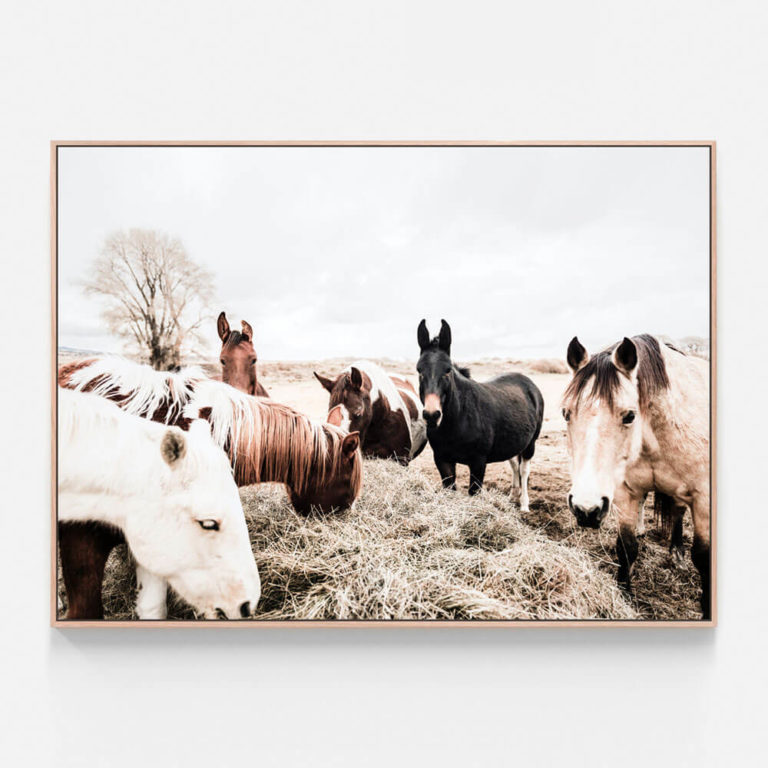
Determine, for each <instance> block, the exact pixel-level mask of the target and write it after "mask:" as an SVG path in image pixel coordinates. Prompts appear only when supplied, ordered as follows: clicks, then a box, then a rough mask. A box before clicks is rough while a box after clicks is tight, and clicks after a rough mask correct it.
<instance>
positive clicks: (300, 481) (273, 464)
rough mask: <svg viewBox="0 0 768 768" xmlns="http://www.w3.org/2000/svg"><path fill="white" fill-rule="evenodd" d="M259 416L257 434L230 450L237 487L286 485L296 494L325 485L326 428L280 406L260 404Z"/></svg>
mask: <svg viewBox="0 0 768 768" xmlns="http://www.w3.org/2000/svg"><path fill="white" fill-rule="evenodd" d="M259 413H260V416H261V418H260V419H259V422H258V423H257V424H256V425H255V427H254V428H255V431H256V433H255V434H253V435H251V436H250V439H246V440H245V441H243V439H242V438H240V439H239V440H238V441H237V442H238V444H242V443H243V442H245V445H240V446H239V450H237V451H235V452H234V453H233V452H232V451H231V449H230V455H231V457H232V461H233V466H234V470H235V480H236V482H237V484H238V485H240V486H243V485H251V484H253V483H284V484H285V485H287V486H289V487H290V488H292V489H293V490H294V491H296V492H297V493H302V492H304V491H306V490H307V489H308V488H312V487H315V486H318V485H322V484H323V482H324V480H325V478H326V476H327V470H328V463H329V462H328V457H329V450H328V445H327V436H326V433H325V429H324V427H321V426H314V425H313V424H312V423H311V422H310V420H309V419H308V418H307V417H306V416H304V415H303V414H300V413H298V412H296V411H292V410H291V409H288V408H287V407H286V406H281V405H279V404H268V405H265V404H261V405H260V406H259Z"/></svg>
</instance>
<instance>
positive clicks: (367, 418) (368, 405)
mask: <svg viewBox="0 0 768 768" xmlns="http://www.w3.org/2000/svg"><path fill="white" fill-rule="evenodd" d="M315 378H316V379H317V380H318V381H319V382H320V384H322V386H323V387H324V388H325V389H326V390H328V392H329V393H330V399H329V402H328V419H327V420H328V423H329V424H333V425H335V426H337V427H341V428H342V429H344V430H346V431H347V432H359V433H360V439H361V441H364V440H365V433H366V432H367V430H368V427H369V426H370V423H371V418H372V415H373V404H372V402H371V388H372V385H371V380H370V378H369V377H368V376H366V375H365V374H363V373H362V372H361V371H360V369H359V368H356V367H355V366H352V367H351V368H350V369H349V370H348V371H345V372H344V373H341V374H339V375H338V376H337V377H336V378H335V379H328V378H326V377H325V376H321V375H320V374H319V373H317V371H315Z"/></svg>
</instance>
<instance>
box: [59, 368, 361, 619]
mask: <svg viewBox="0 0 768 768" xmlns="http://www.w3.org/2000/svg"><path fill="white" fill-rule="evenodd" d="M58 379H59V385H60V386H62V387H66V388H68V389H75V390H82V391H87V392H94V393H95V394H97V395H100V396H102V397H106V398H107V399H109V400H112V401H113V402H116V403H117V404H118V405H119V406H120V407H121V408H123V410H125V411H128V412H129V413H133V414H134V415H138V416H143V417H145V418H150V419H152V420H153V421H159V422H162V423H165V424H171V425H175V426H179V427H181V428H182V429H187V428H188V427H189V424H190V423H191V422H192V420H193V419H195V418H205V419H207V420H208V421H209V422H210V424H211V432H212V435H213V438H214V440H215V442H216V443H217V444H218V445H219V446H221V447H222V448H223V449H224V450H225V451H227V453H228V454H229V457H230V460H231V463H232V466H233V469H234V473H235V481H236V482H237V484H238V485H240V486H243V485H250V484H252V483H265V482H276V483H282V484H284V485H285V486H286V487H287V490H288V493H289V496H290V499H291V503H292V504H293V506H294V508H295V509H296V510H297V511H298V512H299V513H301V514H307V513H309V512H310V510H311V509H313V508H317V509H318V510H319V511H321V512H323V513H328V512H331V511H335V510H342V509H347V508H349V507H350V506H351V505H352V503H353V502H354V500H355V498H356V497H357V495H358V493H359V492H360V487H361V485H362V456H361V455H360V436H359V434H358V433H356V432H352V433H349V434H346V433H345V432H343V431H342V430H341V429H339V428H338V427H335V426H333V425H330V424H315V423H313V422H311V421H310V419H309V418H308V417H307V416H305V415H304V414H302V413H299V412H298V411H295V410H293V409H292V408H290V407H288V406H287V405H282V404H280V403H274V402H272V401H265V400H262V399H260V398H256V397H250V396H248V395H244V394H242V393H240V392H238V391H237V390H235V389H233V388H232V387H230V386H228V385H226V384H223V383H222V382H219V381H214V380H212V379H209V378H208V377H206V376H205V374H204V373H203V372H202V371H201V370H200V369H196V368H187V369H184V370H182V371H180V372H178V373H173V372H167V371H155V370H153V369H151V368H149V367H148V366H143V365H138V364H136V363H133V362H130V361H128V360H123V359H120V358H97V359H91V360H84V361H78V362H76V363H70V364H68V365H63V366H61V367H60V368H59V376H58ZM120 540H121V537H120V536H119V535H118V534H115V533H114V532H113V531H111V530H109V529H105V528H104V526H99V525H94V524H87V525H80V524H72V525H70V524H68V523H67V524H65V523H60V524H59V549H60V553H61V560H62V569H63V572H64V582H65V585H66V587H67V594H68V597H69V602H70V611H69V613H68V617H69V618H81V619H82V618H101V617H102V616H103V608H102V603H101V591H100V587H99V588H98V591H97V585H100V584H101V582H102V580H103V575H104V566H105V564H106V561H107V557H108V556H109V553H110V551H111V550H112V548H113V547H114V546H115V545H116V544H117V543H119V542H120Z"/></svg>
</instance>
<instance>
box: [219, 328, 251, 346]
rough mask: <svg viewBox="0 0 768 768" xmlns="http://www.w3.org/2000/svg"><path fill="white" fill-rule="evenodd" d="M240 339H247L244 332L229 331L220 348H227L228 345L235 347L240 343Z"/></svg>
mask: <svg viewBox="0 0 768 768" xmlns="http://www.w3.org/2000/svg"><path fill="white" fill-rule="evenodd" d="M241 341H248V339H246V337H245V334H243V333H241V332H240V331H234V330H232V331H230V332H229V335H228V336H227V340H226V341H225V342H224V344H223V345H222V347H221V348H222V350H225V349H229V348H230V347H236V346H237V345H238V344H240V342H241Z"/></svg>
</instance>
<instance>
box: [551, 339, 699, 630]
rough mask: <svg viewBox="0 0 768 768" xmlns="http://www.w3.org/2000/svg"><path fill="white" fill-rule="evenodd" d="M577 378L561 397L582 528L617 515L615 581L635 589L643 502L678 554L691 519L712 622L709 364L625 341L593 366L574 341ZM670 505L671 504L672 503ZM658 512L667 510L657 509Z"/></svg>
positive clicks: (653, 343) (572, 498) (571, 357)
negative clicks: (649, 501)
mask: <svg viewBox="0 0 768 768" xmlns="http://www.w3.org/2000/svg"><path fill="white" fill-rule="evenodd" d="M568 364H569V365H570V367H571V369H572V371H573V378H572V380H571V383H570V384H569V386H568V388H567V389H566V391H565V395H564V396H563V416H564V418H565V420H566V422H567V425H568V449H569V452H570V455H571V464H572V470H571V474H572V485H571V490H570V492H569V494H568V506H569V507H570V509H571V511H572V512H573V514H574V516H575V517H576V521H577V523H578V524H579V525H580V526H582V527H586V528H599V527H600V524H601V523H602V521H603V519H604V518H605V516H606V515H607V514H608V512H609V511H610V510H611V509H614V510H615V511H616V513H617V515H618V524H619V535H618V539H617V542H616V554H617V556H618V560H619V574H618V578H619V581H620V583H622V584H623V585H624V586H625V587H626V588H627V589H631V573H632V566H633V564H634V562H635V559H636V558H637V554H638V544H637V538H636V533H637V531H638V528H642V510H643V501H644V499H645V495H646V494H647V493H648V492H649V491H655V495H656V496H657V509H659V508H660V510H661V512H662V514H664V515H666V516H667V517H668V523H669V525H670V526H671V527H673V547H677V548H679V547H680V545H681V538H682V537H681V535H682V528H681V526H682V513H683V512H684V510H685V508H686V507H690V509H691V512H692V516H693V549H692V550H691V557H692V559H693V563H694V565H695V566H696V568H697V569H698V571H699V574H700V575H701V586H702V595H701V608H702V615H703V618H705V619H708V618H710V616H711V594H710V512H711V510H710V475H709V473H710V460H709V386H708V365H707V363H706V361H704V360H700V359H698V358H693V357H689V356H687V355H685V354H683V353H682V352H680V351H678V350H676V349H674V348H673V347H671V346H669V345H666V344H663V343H661V342H659V341H658V339H656V338H654V337H653V336H648V335H642V336H635V337H633V338H632V339H628V338H625V339H624V340H623V341H621V342H620V343H617V344H614V345H613V346H612V347H610V348H609V349H606V350H604V351H602V352H598V353H597V354H596V355H594V356H593V357H590V356H589V354H588V353H587V350H586V349H584V347H583V346H582V345H581V344H580V343H579V340H578V339H577V338H574V339H573V340H572V341H571V343H570V345H569V347H568ZM667 497H668V498H667ZM660 502H661V503H660Z"/></svg>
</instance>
